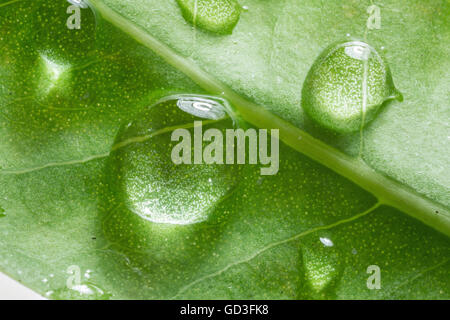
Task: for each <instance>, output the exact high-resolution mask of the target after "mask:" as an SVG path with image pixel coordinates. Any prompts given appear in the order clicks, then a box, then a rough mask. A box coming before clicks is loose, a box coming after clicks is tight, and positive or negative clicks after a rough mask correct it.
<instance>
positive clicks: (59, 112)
mask: <svg viewBox="0 0 450 320" xmlns="http://www.w3.org/2000/svg"><path fill="white" fill-rule="evenodd" d="M241 4H244V3H241ZM90 5H91V10H92V11H91V10H89V9H83V10H81V17H82V20H81V29H73V30H72V29H68V28H67V26H66V20H67V18H68V17H69V15H68V14H67V11H66V10H67V7H68V6H69V4H68V3H67V2H65V1H57V2H55V1H48V0H39V1H27V0H22V1H0V105H1V109H0V136H1V137H2V139H0V150H1V152H0V167H1V169H0V170H1V171H0V207H1V208H2V210H0V212H1V216H4V217H1V218H0V245H1V247H2V248H3V249H2V250H1V251H0V269H1V270H2V271H3V272H5V273H7V274H9V275H11V276H12V277H13V278H15V279H18V280H20V281H21V282H23V283H24V284H25V285H27V286H29V287H30V288H32V289H34V290H36V291H37V292H39V293H42V294H44V295H47V296H48V297H51V298H54V299H61V298H71V299H82V298H98V299H108V298H113V299H118V298H158V299H162V298H198V299H202V298H204V299H211V298H216V299H217V298H232V299H233V298H239V299H244V298H259V299H264V298H272V299H315V298H326V299H343V298H357V299H376V298H388V299H402V298H408V299H414V298H428V299H448V298H449V296H450V290H449V289H450V282H449V280H448V279H450V277H449V272H448V270H449V268H448V267H449V262H448V261H449V253H450V252H449V249H450V246H449V244H450V243H449V239H448V237H447V236H446V235H444V234H443V233H445V234H447V235H448V232H449V215H448V214H449V209H448V206H449V205H450V199H449V196H448V188H449V186H448V181H449V176H448V175H449V173H448V172H449V170H448V160H447V159H448V155H449V152H448V148H447V147H446V144H445V143H443V141H446V139H447V138H448V137H447V136H448V134H447V131H448V128H447V124H446V123H445V121H444V120H443V119H445V118H446V114H447V113H448V112H447V110H448V98H449V97H448V90H447V87H448V76H449V75H448V70H449V68H448V67H449V61H448V59H447V57H448V55H449V52H448V50H449V49H448V48H449V45H448V44H449V31H448V30H449V28H448V17H449V5H448V3H447V2H445V1H431V2H427V3H426V4H424V3H423V2H421V1H395V2H394V1H385V2H383V3H380V4H378V5H379V7H380V8H381V17H382V24H381V29H374V30H369V29H367V28H366V20H367V18H368V15H367V12H366V11H367V7H368V6H369V5H371V2H370V1H367V2H358V3H356V2H352V1H348V2H344V3H342V2H326V4H322V3H318V2H317V1H314V0H310V1H302V2H299V1H294V0H290V1H289V0H285V1H257V0H254V1H253V0H248V1H246V3H245V5H246V6H247V7H248V10H245V11H242V12H241V15H240V19H239V21H238V22H237V24H236V26H235V27H234V30H233V32H232V34H227V35H217V34H214V33H211V32H207V31H202V30H201V29H197V28H195V27H194V26H193V25H191V24H190V23H186V21H185V19H184V18H183V14H182V11H181V10H180V8H179V6H178V4H177V1H175V0H171V1H156V0H145V1H144V0H130V1H127V2H123V1H118V0H91V1H90ZM94 12H95V14H94ZM194 25H195V24H194ZM405 26H407V27H406V28H405ZM347 34H350V38H352V39H353V38H354V39H360V40H364V41H365V42H367V43H369V44H370V45H371V46H373V47H374V48H377V49H378V51H379V52H383V53H382V54H383V55H385V59H386V61H387V63H388V64H389V66H390V69H391V71H392V76H393V78H394V82H395V84H396V86H397V88H398V89H399V90H400V91H401V92H402V94H403V95H404V101H403V102H397V101H392V102H390V103H389V104H387V105H386V106H384V108H383V110H382V112H381V113H380V114H379V115H378V116H377V117H376V118H375V119H374V120H373V121H372V122H371V123H370V124H369V125H368V126H367V127H366V128H365V129H364V130H362V132H358V133H356V134H351V135H348V134H347V135H344V134H338V133H333V132H330V131H327V130H326V129H323V128H322V127H321V126H319V125H317V124H316V123H314V122H313V121H312V120H310V119H309V118H308V117H307V116H305V115H304V114H303V112H302V109H301V107H300V101H301V98H302V97H301V90H302V86H303V82H304V80H305V77H306V75H307V73H308V71H309V70H310V68H311V66H312V65H313V63H314V61H315V60H316V58H317V57H318V56H319V55H320V53H321V52H322V50H324V49H325V48H326V47H328V46H329V45H330V44H332V43H335V42H336V41H342V40H345V39H348V38H349V37H347ZM382 47H384V49H381V48H382ZM180 94H189V95H192V96H197V95H208V96H216V97H218V98H220V99H225V100H226V101H228V102H230V103H231V105H232V107H233V109H234V111H235V112H236V113H237V115H238V116H239V117H240V119H243V120H245V121H247V122H248V124H246V126H248V125H253V126H256V127H262V128H268V129H270V128H277V129H280V138H281V140H282V141H283V142H284V143H283V144H281V145H280V169H279V173H278V174H277V175H274V176H261V175H260V168H259V166H256V165H243V166H241V168H240V169H239V170H238V171H239V172H238V174H237V175H234V176H236V177H237V178H238V180H239V181H238V182H239V183H238V184H236V185H235V182H233V181H232V182H230V181H229V179H228V178H227V177H228V173H226V172H220V170H226V169H225V168H222V169H221V168H220V167H219V168H216V169H217V170H219V171H214V170H216V169H214V168H209V167H204V168H196V169H194V170H199V171H196V172H195V173H194V175H195V180H194V181H189V180H186V179H183V178H181V177H182V176H183V175H184V174H185V172H183V171H180V172H176V171H173V170H174V169H167V168H169V162H168V161H167V159H166V161H162V160H161V159H165V158H161V156H162V155H163V154H164V151H163V149H164V145H165V144H169V143H168V141H167V135H156V136H151V137H150V138H149V139H148V140H145V141H140V142H139V141H137V142H136V143H133V144H130V145H127V146H121V144H120V143H121V142H122V141H123V139H122V138H123V137H126V139H130V138H133V136H136V137H139V136H141V135H142V133H143V132H145V131H146V130H150V131H149V132H150V133H151V132H155V131H151V130H165V129H168V130H169V131H170V129H171V128H172V127H173V126H174V125H175V127H180V126H183V125H184V124H185V123H189V121H191V120H192V119H190V120H189V121H187V122H186V121H185V119H183V116H182V115H176V116H175V117H174V118H172V119H171V118H168V119H165V117H164V112H162V114H160V115H154V114H153V113H152V111H151V110H152V109H151V108H149V107H150V106H152V105H154V104H155V103H156V102H157V101H159V100H160V99H161V98H164V97H167V96H172V95H180ZM172 107H173V108H174V110H176V107H175V106H174V105H172ZM168 108H169V109H170V106H168ZM143 115H145V116H143ZM147 119H148V121H147ZM165 121H166V122H167V121H169V122H170V121H173V123H165ZM130 122H131V123H134V124H135V126H132V127H131V128H132V129H131V131H125V133H124V131H123V130H124V129H123V128H124V126H126V125H127V124H128V123H130ZM121 128H122V129H121ZM152 128H153V129H152ZM124 134H125V136H123V135H124ZM127 134H130V135H131V136H126V135H127ZM147 134H148V133H147ZM126 139H125V140H126ZM118 146H119V147H118ZM170 148H171V147H169V146H168V147H167V149H168V150H170ZM446 148H447V149H446ZM141 156H142V157H141ZM146 157H147V158H146ZM148 159H159V160H158V161H160V160H161V161H162V162H160V164H161V166H162V167H161V168H163V169H161V171H158V170H159V169H160V168H159V167H157V166H158V162H155V164H154V165H153V166H145V163H146V161H147V160H148ZM141 160H142V161H141ZM128 166H130V167H128ZM124 168H125V169H126V170H125V171H124ZM130 168H131V169H132V170H131V169H130ZM129 169H130V170H131V171H130V170H129ZM133 170H137V171H133ZM181 170H184V169H181ZM208 170H212V171H214V172H212V171H210V172H209V173H210V174H212V175H213V177H214V178H215V179H216V178H218V179H219V180H218V181H219V183H218V184H215V185H214V188H215V189H214V188H213V190H211V193H210V194H211V198H208V200H207V201H206V202H204V204H205V207H200V208H201V209H200V210H199V213H201V214H205V215H202V219H204V218H205V217H206V220H204V221H202V222H197V223H191V224H161V223H155V222H152V221H149V220H146V219H142V218H141V216H140V215H138V214H130V210H129V208H130V206H127V205H126V204H127V201H126V200H127V199H128V200H129V199H134V200H133V201H135V200H136V198H130V197H129V195H130V193H129V192H128V191H129V190H131V191H132V192H134V191H137V193H136V194H137V195H139V189H133V188H134V187H135V186H136V184H135V181H136V179H137V177H139V176H142V174H144V175H143V177H144V178H145V179H150V180H151V181H153V182H152V183H154V186H155V187H157V186H159V185H161V188H163V191H164V192H168V193H164V194H165V195H166V197H165V198H164V199H165V200H164V201H166V202H167V204H171V205H172V206H173V207H174V208H176V207H177V205H180V203H181V205H183V203H184V204H187V206H185V207H184V208H187V211H186V212H189V208H192V206H190V204H189V202H187V201H188V200H187V199H188V198H187V197H185V196H183V193H181V194H180V195H176V194H175V195H173V198H172V195H171V194H170V193H169V192H170V190H173V189H174V188H175V189H176V188H181V189H183V188H184V189H183V190H184V191H186V190H187V189H188V188H190V187H197V188H198V190H195V192H196V193H195V195H194V198H193V199H191V200H192V201H195V196H199V195H202V194H207V192H205V190H206V188H207V187H206V183H209V181H205V179H204V178H206V177H207V173H208ZM122 172H125V173H127V174H128V173H130V172H131V174H130V175H125V179H124V180H121V179H122V178H121V177H119V176H121V173H122ZM157 172H160V173H162V174H161V175H159V176H158V175H157ZM167 172H169V173H174V174H173V175H172V176H171V177H172V178H174V180H173V181H172V180H170V179H168V180H165V178H163V177H165V176H164V174H163V173H167ZM202 174H205V175H204V176H203V175H202ZM224 180H226V181H224ZM176 181H179V184H178V185H177V183H176ZM227 183H229V184H228V185H227ZM138 186H139V185H138ZM130 187H131V189H130ZM124 190H125V191H124ZM183 197H184V198H183ZM199 198H202V197H199ZM133 203H135V202H133ZM122 204H125V206H123V205H122ZM191 204H192V203H191ZM131 207H132V206H131ZM206 208H207V209H206ZM205 210H208V212H207V214H206V211H205ZM401 211H403V212H401ZM197 213H198V212H197ZM411 216H412V217H411ZM416 218H417V219H419V220H422V221H419V220H417V219H416ZM423 222H425V223H423ZM430 226H431V227H430ZM439 231H440V232H439ZM373 265H376V266H378V267H379V268H380V270H381V289H374V290H371V289H369V288H368V286H367V281H368V278H369V276H370V274H368V273H367V270H368V268H369V267H370V266H373ZM78 271H79V272H81V273H80V274H78V275H79V279H80V283H76V285H75V286H69V287H68V286H67V282H68V279H69V280H71V281H74V280H77V279H76V276H77V272H78ZM68 272H70V273H71V274H68ZM73 277H75V278H73Z"/></svg>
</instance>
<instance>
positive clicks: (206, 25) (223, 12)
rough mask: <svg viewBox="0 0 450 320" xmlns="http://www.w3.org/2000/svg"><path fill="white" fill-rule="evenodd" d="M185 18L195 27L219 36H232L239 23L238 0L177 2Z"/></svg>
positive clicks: (181, 0) (239, 9) (184, 0)
mask: <svg viewBox="0 0 450 320" xmlns="http://www.w3.org/2000/svg"><path fill="white" fill-rule="evenodd" d="M177 3H178V5H179V6H180V8H181V12H182V14H183V17H184V18H185V19H186V20H187V21H188V22H190V23H192V24H193V25H194V26H195V27H199V28H202V29H204V30H207V31H211V32H214V33H217V34H230V33H232V32H233V29H234V27H235V26H236V24H237V23H238V21H239V17H240V15H241V7H240V5H239V3H238V2H237V1H236V0H177Z"/></svg>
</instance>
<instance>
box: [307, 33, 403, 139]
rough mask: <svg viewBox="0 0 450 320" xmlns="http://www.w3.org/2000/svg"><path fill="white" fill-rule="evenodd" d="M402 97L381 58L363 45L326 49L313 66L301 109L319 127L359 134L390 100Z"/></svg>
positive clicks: (343, 44) (359, 42)
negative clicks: (357, 132)
mask: <svg viewBox="0 0 450 320" xmlns="http://www.w3.org/2000/svg"><path fill="white" fill-rule="evenodd" d="M394 98H397V99H398V100H400V101H401V100H402V96H401V94H400V93H399V92H398V91H397V90H396V89H395V87H394V84H393V80H392V76H391V72H390V70H389V67H388V65H387V64H386V62H385V61H384V60H383V59H382V57H381V56H380V55H379V54H378V53H377V52H376V51H375V49H373V48H372V47H371V46H369V45H368V44H366V43H364V42H361V41H351V42H345V43H342V44H338V45H333V46H331V47H329V48H327V49H326V50H325V51H324V52H323V53H322V54H321V55H320V56H319V57H318V58H317V60H316V61H315V62H314V64H313V66H312V67H311V70H310V71H309V73H308V75H307V77H306V80H305V83H304V85H303V90H302V107H303V109H304V110H305V112H306V113H307V114H308V115H309V116H310V117H311V118H312V119H314V120H315V121H316V122H317V123H319V124H320V125H322V126H324V127H326V128H328V129H331V130H334V131H337V132H342V133H349V132H354V131H358V130H360V129H361V128H362V127H364V126H365V125H366V124H367V123H369V122H370V121H372V120H373V119H374V118H375V117H376V115H377V113H378V112H379V111H380V108H381V106H382V105H383V103H384V102H385V101H387V100H390V99H394Z"/></svg>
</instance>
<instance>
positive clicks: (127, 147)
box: [108, 95, 239, 225]
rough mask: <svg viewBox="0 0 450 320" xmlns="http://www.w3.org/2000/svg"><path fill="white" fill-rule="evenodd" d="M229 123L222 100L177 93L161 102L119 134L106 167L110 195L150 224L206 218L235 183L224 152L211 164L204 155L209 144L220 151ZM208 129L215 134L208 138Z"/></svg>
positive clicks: (235, 170)
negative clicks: (225, 161) (111, 189)
mask: <svg viewBox="0 0 450 320" xmlns="http://www.w3.org/2000/svg"><path fill="white" fill-rule="evenodd" d="M200 124H202V126H201V127H200V126H199V125H200ZM233 126H234V121H233V119H232V118H231V117H230V113H229V107H228V105H227V103H226V102H225V101H224V100H222V99H218V98H214V97H209V96H199V95H196V96H189V95H179V96H172V97H168V98H165V99H163V100H160V101H159V102H158V103H156V104H155V105H154V106H152V107H150V108H149V109H148V110H146V111H144V112H143V113H141V114H140V115H139V116H138V117H137V118H136V119H135V120H134V121H133V122H131V123H130V124H128V125H127V126H126V127H125V128H124V129H123V130H122V132H121V133H119V135H118V137H117V140H116V144H115V146H114V147H113V152H112V153H111V157H110V165H109V169H108V175H109V176H110V181H111V182H110V183H111V184H112V185H113V187H114V191H113V193H114V194H115V196H116V197H119V201H120V202H121V204H123V206H124V207H125V208H126V209H127V210H129V211H131V212H132V213H134V214H136V215H138V216H139V217H141V218H143V219H145V220H148V221H151V222H154V223H158V224H177V225H185V224H193V223H198V222H202V221H205V220H207V219H208V217H209V214H210V213H211V211H213V209H214V208H215V206H216V205H217V204H218V203H220V201H221V199H222V198H224V197H226V196H227V195H228V193H230V192H231V191H232V190H233V189H234V188H235V187H236V185H237V183H238V181H239V177H238V170H239V168H238V167H237V166H236V165H224V164H222V163H223V162H224V158H223V157H224V156H225V155H224V154H222V156H221V157H219V156H218V157H217V158H215V161H210V162H207V161H206V157H205V155H208V153H207V152H208V150H211V148H209V147H210V146H213V145H214V146H219V148H218V149H215V151H216V152H217V151H219V152H220V151H221V150H223V148H222V147H220V144H221V143H222V141H221V139H220V136H221V135H223V136H225V134H224V132H225V130H226V128H233ZM208 129H213V130H210V131H208V132H211V133H214V135H213V136H211V137H209V138H206V133H207V130H208ZM203 134H205V137H203ZM172 140H173V141H172ZM217 143H218V144H217ZM213 153H215V152H213ZM214 155H219V153H217V154H214ZM219 158H221V159H219ZM210 160H211V159H210Z"/></svg>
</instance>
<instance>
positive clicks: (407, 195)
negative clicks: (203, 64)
mask: <svg viewBox="0 0 450 320" xmlns="http://www.w3.org/2000/svg"><path fill="white" fill-rule="evenodd" d="M89 4H90V5H91V7H93V9H94V10H95V11H96V12H97V13H100V14H101V15H102V17H103V18H104V19H105V20H107V21H108V22H110V23H111V24H113V25H114V26H115V27H117V28H118V29H120V30H122V31H124V32H125V33H127V34H128V35H129V36H130V37H132V38H133V39H135V40H136V41H137V42H139V43H141V44H142V45H144V46H146V47H148V48H149V49H151V50H152V51H153V52H155V53H156V54H158V55H159V56H161V58H163V59H164V60H165V61H166V62H167V63H168V64H170V65H172V66H173V67H175V68H176V69H178V70H179V71H181V72H183V73H184V74H185V75H187V76H188V77H189V78H191V79H192V80H193V81H194V82H196V83H197V84H198V85H199V86H200V87H202V88H203V89H204V90H206V91H208V92H209V93H210V94H213V95H217V96H221V97H222V98H224V99H226V100H228V101H229V102H230V103H231V104H233V105H234V107H235V108H236V111H237V112H238V113H239V115H240V116H241V117H242V118H243V119H244V120H246V121H247V122H249V123H251V124H253V125H255V126H257V127H262V128H266V129H279V130H280V140H282V141H283V142H284V143H285V144H287V145H288V146H290V147H291V148H292V149H294V150H296V151H299V152H301V153H303V154H305V155H306V156H308V157H309V158H311V159H313V160H315V161H317V162H319V163H320V164H322V165H324V166H326V167H328V168H329V169H331V170H333V171H335V172H336V173H338V174H340V175H341V176H343V177H345V178H347V179H349V180H350V181H352V182H354V183H355V184H357V185H358V186H360V187H361V188H363V189H365V190H367V191H368V192H370V193H372V194H373V195H374V196H375V197H377V198H378V201H379V203H381V204H385V205H389V206H392V207H394V208H396V209H399V210H400V211H402V212H404V213H406V214H409V215H410V216H412V217H414V218H416V219H419V220H420V221H422V222H424V223H425V224H427V225H429V226H431V227H433V228H434V229H436V230H438V231H440V232H442V233H444V234H445V235H447V236H450V211H449V210H448V209H447V208H446V207H444V206H443V205H441V204H438V203H436V202H435V201H433V200H431V199H429V198H427V197H425V196H424V195H421V194H419V193H417V192H416V191H414V190H412V189H411V188H410V187H408V186H405V185H403V184H401V183H399V182H397V181H394V180H393V179H391V178H389V177H386V176H384V175H382V174H380V173H378V172H376V171H375V170H374V169H372V168H371V167H369V166H368V165H367V164H366V163H365V162H364V161H362V159H360V158H351V157H349V156H347V155H345V154H344V153H342V152H340V151H338V150H336V149H334V148H333V147H331V146H329V145H327V144H325V143H323V142H322V141H320V140H318V139H315V138H314V137H312V136H311V135H309V134H308V133H306V132H305V131H303V130H301V129H300V128H298V127H295V126H294V125H292V124H291V123H289V122H287V121H285V120H283V119H281V118H279V117H277V116H275V115H274V114H272V113H271V112H269V111H268V110H267V109H266V108H264V107H262V106H259V105H257V104H255V103H253V102H251V101H248V100H247V99H245V98H243V97H242V96H240V95H238V94H237V93H235V92H234V91H233V90H231V89H230V88H228V87H227V86H226V85H224V84H223V83H221V82H219V81H218V80H217V79H215V78H214V77H212V76H211V75H210V74H208V73H206V72H205V71H204V70H202V69H201V68H200V67H198V66H197V65H195V64H194V63H193V62H192V61H191V60H188V59H186V58H184V57H182V56H180V55H179V54H178V53H176V52H175V51H173V50H172V49H171V48H169V47H168V46H167V45H165V44H164V43H162V42H160V41H159V40H158V39H156V38H154V37H153V36H152V35H150V34H149V33H147V32H146V31H145V30H143V29H142V28H141V27H139V26H137V25H135V24H134V23H133V22H131V21H130V20H128V19H126V18H125V17H124V16H122V15H121V14H120V13H118V12H116V11H115V10H113V9H111V8H110V7H108V6H107V5H106V4H104V3H103V1H102V0H90V1H89Z"/></svg>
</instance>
